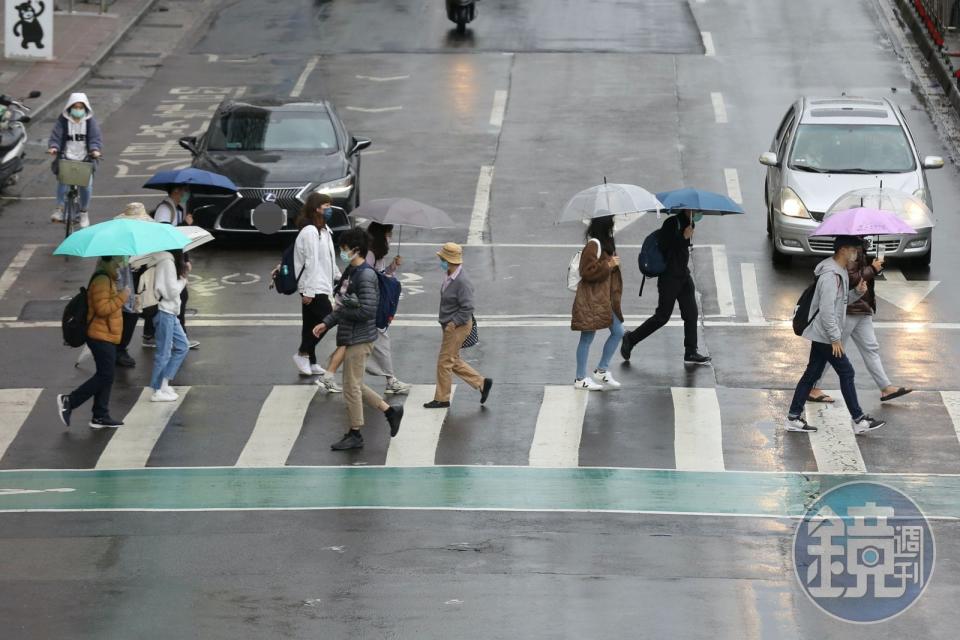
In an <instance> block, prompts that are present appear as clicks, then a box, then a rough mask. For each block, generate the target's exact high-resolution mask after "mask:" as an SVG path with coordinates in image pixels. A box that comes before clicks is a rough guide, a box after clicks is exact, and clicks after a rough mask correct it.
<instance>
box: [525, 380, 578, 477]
mask: <svg viewBox="0 0 960 640" xmlns="http://www.w3.org/2000/svg"><path fill="white" fill-rule="evenodd" d="M590 393H591V392H589V391H580V390H578V389H576V388H574V386H573V385H563V386H559V385H550V386H545V387H544V388H543V401H542V402H541V403H540V412H539V413H538V414H537V424H536V427H534V432H533V441H532V442H531V443H530V457H529V463H530V466H531V467H553V468H559V467H576V466H579V464H580V439H581V437H582V435H583V419H584V417H585V416H586V412H587V402H588V401H589V397H590Z"/></svg>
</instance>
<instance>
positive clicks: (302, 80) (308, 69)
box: [290, 56, 320, 98]
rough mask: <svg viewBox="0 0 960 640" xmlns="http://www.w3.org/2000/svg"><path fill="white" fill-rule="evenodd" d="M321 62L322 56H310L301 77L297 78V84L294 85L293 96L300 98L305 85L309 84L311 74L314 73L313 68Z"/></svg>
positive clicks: (291, 93)
mask: <svg viewBox="0 0 960 640" xmlns="http://www.w3.org/2000/svg"><path fill="white" fill-rule="evenodd" d="M319 63H320V57H319V56H314V57H312V58H310V60H309V61H308V62H307V66H305V67H304V68H303V73H301V74H300V77H299V78H297V84H295V85H293V91H291V92H290V97H291V98H299V97H300V94H302V93H303V89H304V87H306V86H307V79H308V78H309V77H310V74H311V73H313V70H314V69H316V68H317V65H318V64H319Z"/></svg>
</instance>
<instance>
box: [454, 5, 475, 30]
mask: <svg viewBox="0 0 960 640" xmlns="http://www.w3.org/2000/svg"><path fill="white" fill-rule="evenodd" d="M476 17H477V3H476V0H447V18H448V19H449V20H450V22H455V23H456V24H457V33H460V34H462V33H466V31H467V24H468V23H470V22H473V20H474V18H476Z"/></svg>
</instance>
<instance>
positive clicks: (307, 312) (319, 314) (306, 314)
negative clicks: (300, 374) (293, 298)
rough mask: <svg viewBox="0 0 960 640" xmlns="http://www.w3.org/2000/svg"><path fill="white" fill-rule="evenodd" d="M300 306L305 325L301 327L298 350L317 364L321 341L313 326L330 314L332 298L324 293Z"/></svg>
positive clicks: (311, 362) (312, 362)
mask: <svg viewBox="0 0 960 640" xmlns="http://www.w3.org/2000/svg"><path fill="white" fill-rule="evenodd" d="M300 307H301V311H300V313H301V315H302V317H303V325H302V326H301V327H300V349H299V350H298V351H299V353H302V354H305V355H307V356H308V357H309V358H310V364H317V343H318V342H320V338H317V337H315V336H314V335H313V328H314V327H315V326H317V325H318V324H320V323H321V322H323V319H324V318H326V317H327V316H328V315H330V312H331V311H333V307H332V306H331V305H330V298H329V297H328V296H326V295H324V294H321V295H318V296H316V297H315V298H314V299H313V301H312V302H311V303H310V304H301V305H300ZM324 335H326V334H324Z"/></svg>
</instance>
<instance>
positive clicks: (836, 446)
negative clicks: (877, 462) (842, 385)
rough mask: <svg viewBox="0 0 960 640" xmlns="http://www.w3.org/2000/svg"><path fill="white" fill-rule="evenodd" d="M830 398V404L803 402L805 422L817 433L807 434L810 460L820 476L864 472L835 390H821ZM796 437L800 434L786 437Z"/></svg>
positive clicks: (841, 404) (838, 394)
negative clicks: (805, 414)
mask: <svg viewBox="0 0 960 640" xmlns="http://www.w3.org/2000/svg"><path fill="white" fill-rule="evenodd" d="M824 393H826V394H828V395H830V396H833V397H834V398H835V399H836V401H835V403H834V404H833V405H829V404H816V403H812V402H808V403H807V421H808V422H809V423H810V424H811V425H813V426H815V427H817V429H818V431H816V432H814V433H811V434H809V437H810V446H811V448H812V449H813V457H814V458H816V460H817V471H819V472H820V473H866V472H867V465H866V463H865V462H864V461H863V456H862V455H861V454H860V445H859V444H857V437H856V436H855V435H854V434H853V426H852V425H851V423H850V412H848V411H847V406H846V404H844V402H843V396H842V395H841V393H840V392H839V391H826V390H825V391H824ZM790 435H799V436H800V437H803V434H790Z"/></svg>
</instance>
